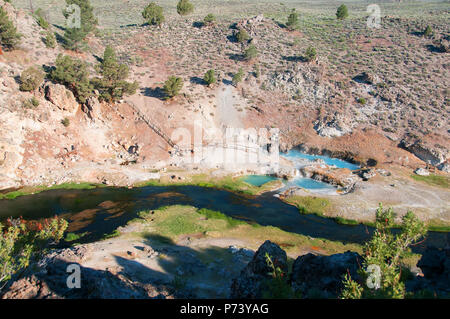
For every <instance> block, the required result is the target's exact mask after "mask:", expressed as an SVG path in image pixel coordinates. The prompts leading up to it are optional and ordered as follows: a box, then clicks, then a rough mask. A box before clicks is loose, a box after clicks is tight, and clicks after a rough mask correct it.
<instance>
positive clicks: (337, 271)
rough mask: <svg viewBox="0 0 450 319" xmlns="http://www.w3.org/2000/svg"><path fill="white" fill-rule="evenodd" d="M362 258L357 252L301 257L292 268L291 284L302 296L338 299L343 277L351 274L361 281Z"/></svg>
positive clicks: (353, 277)
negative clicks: (359, 273) (359, 272)
mask: <svg viewBox="0 0 450 319" xmlns="http://www.w3.org/2000/svg"><path fill="white" fill-rule="evenodd" d="M361 260H362V258H361V256H360V255H359V254H358V253H355V252H350V251H348V252H345V253H343V254H335V255H331V256H316V255H313V254H311V253H309V254H306V255H303V256H299V257H298V258H297V259H296V260H295V262H294V265H293V266H292V274H291V284H292V288H293V289H294V290H295V291H300V292H301V294H302V296H303V297H305V298H308V297H317V294H318V293H320V295H321V297H323V298H336V297H338V296H339V294H340V292H341V290H342V288H343V285H342V279H343V276H344V275H345V274H347V273H349V274H350V276H351V277H352V279H354V280H359V276H358V273H357V271H358V269H359V262H360V261H361Z"/></svg>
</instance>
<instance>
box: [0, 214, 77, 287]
mask: <svg viewBox="0 0 450 319" xmlns="http://www.w3.org/2000/svg"><path fill="white" fill-rule="evenodd" d="M67 226H68V223H67V221H65V220H64V219H59V218H56V217H55V218H53V219H49V220H47V219H46V220H44V221H42V222H25V221H24V220H22V219H8V220H7V221H6V223H3V224H2V223H0V292H1V289H2V287H4V286H5V284H6V283H7V282H8V281H9V280H10V279H11V278H12V277H13V276H14V275H15V274H18V273H19V272H20V271H22V270H24V269H25V268H27V267H28V266H29V265H30V263H31V262H33V261H37V260H39V259H40V258H41V257H42V256H43V255H44V254H45V253H46V252H47V249H48V246H49V245H50V244H52V243H57V242H59V240H61V238H62V237H63V234H64V231H65V230H66V229H67Z"/></svg>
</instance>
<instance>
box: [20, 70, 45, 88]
mask: <svg viewBox="0 0 450 319" xmlns="http://www.w3.org/2000/svg"><path fill="white" fill-rule="evenodd" d="M43 81H44V72H43V71H41V70H40V69H38V68H36V67H34V66H32V67H29V68H28V69H26V70H25V71H23V72H22V74H21V75H20V86H19V89H20V90H21V91H33V90H36V89H37V88H38V87H39V85H41V83H42V82H43Z"/></svg>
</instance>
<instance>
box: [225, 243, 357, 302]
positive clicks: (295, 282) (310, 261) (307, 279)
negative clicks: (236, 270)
mask: <svg viewBox="0 0 450 319" xmlns="http://www.w3.org/2000/svg"><path fill="white" fill-rule="evenodd" d="M266 254H268V255H269V256H270V257H271V259H272V261H273V262H274V264H275V265H276V266H278V267H280V269H281V270H283V271H284V272H285V273H286V274H287V273H288V271H287V270H288V266H287V258H286V252H285V251H283V250H282V249H281V248H280V247H279V246H278V245H277V244H274V243H272V242H270V241H266V242H265V243H264V244H263V245H261V246H260V247H259V249H258V250H257V251H256V253H255V255H254V257H253V259H252V261H250V263H249V264H248V265H247V266H246V267H245V268H244V269H243V270H242V272H241V274H240V276H239V277H237V278H235V279H234V280H233V283H232V285H231V298H262V297H263V296H264V293H265V290H267V283H268V281H269V280H271V278H272V277H271V273H272V271H273V270H272V269H271V268H270V267H269V266H268V264H267V260H266V257H265V256H266ZM360 260H361V256H359V255H358V254H357V253H354V252H346V253H343V254H336V255H331V256H316V255H313V254H307V255H304V256H299V257H298V258H297V259H296V260H295V262H294V264H293V266H292V272H291V275H290V277H289V283H290V286H291V287H292V288H293V290H294V291H295V292H296V293H300V294H301V296H302V297H304V298H316V297H318V295H320V296H321V297H322V298H336V297H337V296H339V293H340V291H341V289H342V276H343V275H344V274H347V273H349V274H350V275H351V276H352V278H355V279H357V278H358V274H357V270H358V268H359V264H358V262H359V261H360Z"/></svg>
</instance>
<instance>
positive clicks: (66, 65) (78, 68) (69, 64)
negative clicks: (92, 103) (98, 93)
mask: <svg viewBox="0 0 450 319" xmlns="http://www.w3.org/2000/svg"><path fill="white" fill-rule="evenodd" d="M55 65H56V66H55V68H54V69H52V70H51V72H50V75H49V76H50V78H51V79H52V80H53V81H55V82H57V83H60V84H63V85H65V86H66V87H67V88H68V89H70V90H71V91H72V92H73V94H74V95H75V97H76V98H77V99H78V101H79V102H80V103H85V102H86V100H87V99H88V98H89V97H90V96H92V95H93V86H92V84H91V82H90V81H89V71H88V65H87V63H86V62H84V61H81V60H79V59H77V58H72V57H70V56H67V55H65V56H63V55H62V54H60V55H58V57H57V58H56V62H55Z"/></svg>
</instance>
